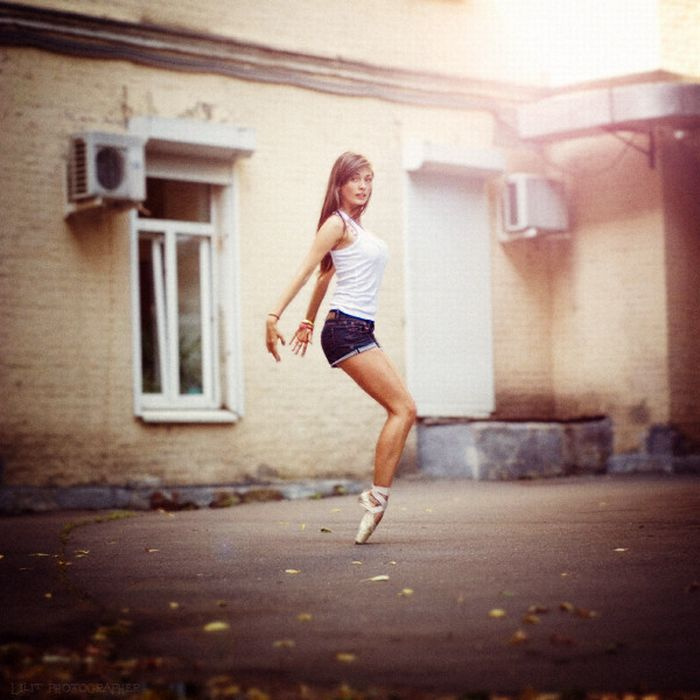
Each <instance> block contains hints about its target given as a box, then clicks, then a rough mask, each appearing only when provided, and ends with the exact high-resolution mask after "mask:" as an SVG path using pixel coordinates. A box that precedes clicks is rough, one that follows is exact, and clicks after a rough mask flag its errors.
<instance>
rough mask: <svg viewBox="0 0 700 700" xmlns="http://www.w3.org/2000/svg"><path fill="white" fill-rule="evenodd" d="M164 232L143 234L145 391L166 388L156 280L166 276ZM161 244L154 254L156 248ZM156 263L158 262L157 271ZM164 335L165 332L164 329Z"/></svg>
mask: <svg viewBox="0 0 700 700" xmlns="http://www.w3.org/2000/svg"><path fill="white" fill-rule="evenodd" d="M162 238H163V237H162V236H156V235H153V234H144V233H141V234H140V235H139V291H140V300H139V301H140V309H141V377H142V384H143V386H142V391H143V392H144V393H145V394H159V393H161V392H162V391H163V384H162V380H161V372H162V369H161V368H162V363H161V347H160V342H159V339H158V313H157V309H156V280H157V279H162V278H163V253H162ZM156 247H157V248H158V249H157V252H156V254H155V255H154V253H153V251H154V248H156ZM154 264H157V265H158V268H159V269H157V271H156V272H155V274H154ZM161 335H162V333H161Z"/></svg>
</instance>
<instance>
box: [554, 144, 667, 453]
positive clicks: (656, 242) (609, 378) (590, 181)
mask: <svg viewBox="0 0 700 700" xmlns="http://www.w3.org/2000/svg"><path fill="white" fill-rule="evenodd" d="M637 139H638V143H637V145H638V146H640V147H641V148H644V147H645V146H646V145H647V144H646V139H645V137H644V136H639V137H637ZM551 160H552V161H553V162H555V163H557V164H558V165H560V166H561V168H563V170H564V178H565V180H566V181H567V184H568V191H569V201H570V207H571V215H572V220H573V226H574V228H573V230H572V235H571V238H570V239H569V241H562V242H560V244H558V245H557V246H555V245H552V247H551V248H550V256H551V257H550V261H551V269H552V282H553V284H552V301H553V313H552V324H553V331H552V335H553V344H552V355H553V373H552V374H553V383H554V394H555V398H556V406H557V413H558V414H559V416H560V417H579V416H586V415H589V416H590V415H598V414H605V415H609V416H610V417H611V418H612V420H613V423H614V427H615V448H616V450H617V451H624V450H633V449H637V448H638V447H639V446H640V444H641V442H642V440H643V437H644V435H645V433H646V430H647V429H648V427H649V425H650V424H653V423H665V422H667V421H668V420H669V398H670V397H669V388H668V339H667V332H668V327H667V314H666V301H665V285H666V275H665V270H664V225H663V215H662V204H661V181H660V178H659V173H658V170H656V169H652V168H651V167H650V166H649V163H648V161H647V159H646V156H645V155H643V154H641V153H639V152H638V151H636V150H633V149H631V148H628V147H626V146H624V145H623V144H622V143H621V142H620V141H618V140H617V139H615V138H613V137H612V136H602V137H597V138H591V139H577V140H573V141H569V142H567V143H564V144H562V145H560V146H557V147H556V148H554V149H552V153H551Z"/></svg>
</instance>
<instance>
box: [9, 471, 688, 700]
mask: <svg viewBox="0 0 700 700" xmlns="http://www.w3.org/2000/svg"><path fill="white" fill-rule="evenodd" d="M361 515H362V510H361V508H360V507H359V505H358V504H357V497H356V496H337V497H332V498H323V499H305V500H293V501H276V502H265V503H250V504H245V505H238V506H233V507H230V508H217V509H208V508H207V509H198V510H191V511H178V512H168V511H151V512H140V513H131V512H124V511H105V512H98V513H95V512H58V513H56V512H54V513H50V514H33V515H20V516H11V517H4V518H1V519H0V524H1V530H0V554H1V555H2V557H1V558H0V593H1V595H2V621H1V622H0V634H1V640H0V644H1V646H0V670H1V671H2V675H0V686H1V685H2V684H4V688H3V687H0V695H3V696H4V697H27V698H31V697H33V698H39V697H57V696H66V697H68V696H70V697H90V698H96V697H115V696H118V697H139V698H157V697H164V698H165V697H183V698H184V697H246V698H265V697H269V698H277V697H280V698H282V697H285V698H286V697H289V698H294V697H300V698H310V699H313V698H317V697H318V698H320V697H345V698H350V697H352V698H355V697H357V698H363V697H367V698H380V697H387V698H388V697H394V698H414V697H415V698H419V697H420V698H423V697H426V698H427V697H455V698H458V697H464V696H475V695H477V694H481V697H488V696H491V697H494V696H496V695H497V694H504V695H511V696H523V694H528V696H530V695H532V694H533V693H534V694H548V693H556V694H558V695H559V696H560V697H567V698H568V697H582V696H586V695H588V696H590V695H591V694H595V693H601V692H608V693H617V694H618V695H619V697H622V694H623V693H635V694H639V695H640V696H641V695H643V694H654V693H656V694H657V695H659V696H660V697H667V696H669V697H670V696H672V695H673V694H674V693H676V694H677V693H681V694H684V696H685V697H693V698H700V663H699V662H700V556H699V555H700V479H699V478H698V477H697V476H678V475H675V476H615V477H610V476H598V477H579V478H566V479H549V480H534V481H519V482H497V483H496V482H474V481H469V480H459V481H450V480H426V479H418V478H404V479H401V480H398V481H397V482H396V483H395V486H394V489H393V490H392V495H391V498H390V502H389V509H388V511H387V514H386V516H385V518H384V521H383V522H382V523H381V524H380V526H379V528H378V529H377V531H376V532H375V534H374V535H373V537H372V539H371V540H370V543H369V544H367V545H363V546H358V545H354V544H353V538H354V534H355V530H356V527H357V524H358V522H359V519H360V517H361Z"/></svg>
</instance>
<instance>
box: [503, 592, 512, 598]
mask: <svg viewBox="0 0 700 700" xmlns="http://www.w3.org/2000/svg"><path fill="white" fill-rule="evenodd" d="M501 595H502V596H503V597H504V598H514V597H515V593H514V592H513V591H501Z"/></svg>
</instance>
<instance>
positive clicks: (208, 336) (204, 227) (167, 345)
mask: <svg viewBox="0 0 700 700" xmlns="http://www.w3.org/2000/svg"><path fill="white" fill-rule="evenodd" d="M137 228H138V236H139V240H140V237H141V234H143V233H152V234H154V237H153V238H152V240H151V252H152V260H153V281H154V287H155V301H156V328H157V335H158V348H159V351H160V354H161V383H162V385H163V390H162V392H161V393H159V394H147V393H143V392H142V393H141V405H142V406H143V407H144V409H154V408H156V409H157V408H216V407H217V406H218V405H219V403H220V396H221V390H220V386H219V382H218V381H217V377H218V373H219V353H218V352H216V348H217V347H218V325H219V324H218V323H216V318H215V306H216V304H215V288H214V283H213V279H212V270H213V269H214V268H215V267H216V233H215V227H214V225H213V224H197V223H192V222H189V221H174V220H161V219H138V221H137ZM180 235H185V236H195V237H196V238H197V239H198V240H199V282H200V295H199V297H200V298H199V302H200V314H201V343H202V393H201V394H195V395H192V394H181V393H180V363H179V361H178V360H177V359H176V358H179V347H178V345H179V336H178V333H177V330H178V325H179V323H178V321H179V319H178V307H177V294H178V280H177V237H178V236H180ZM155 236H158V237H161V236H162V245H161V242H160V240H158V239H156V237H155ZM163 263H165V264H163ZM163 270H166V271H167V274H165V275H163ZM163 277H165V279H163ZM139 313H140V309H139ZM140 320H141V319H140V318H139V321H140ZM139 327H140V326H139ZM139 371H140V365H139Z"/></svg>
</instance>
